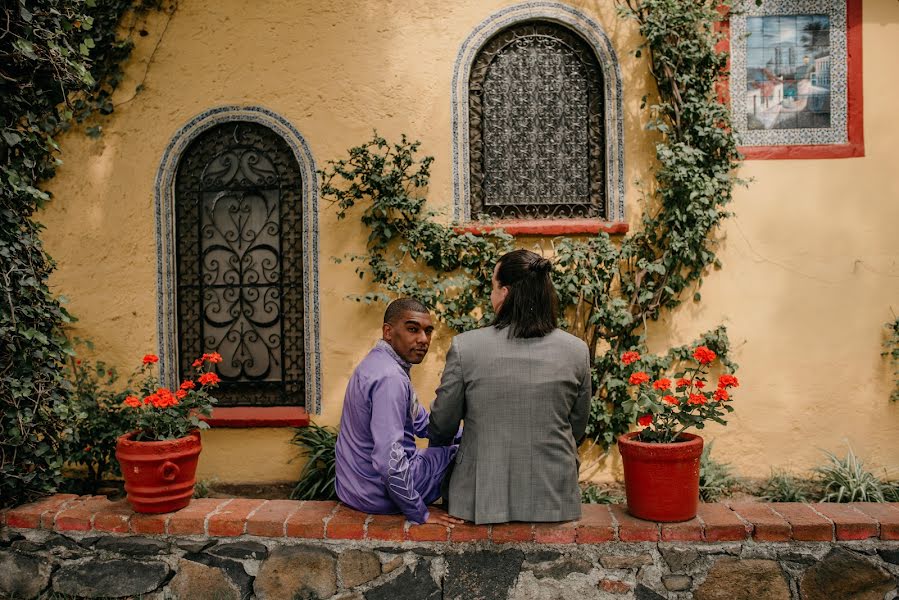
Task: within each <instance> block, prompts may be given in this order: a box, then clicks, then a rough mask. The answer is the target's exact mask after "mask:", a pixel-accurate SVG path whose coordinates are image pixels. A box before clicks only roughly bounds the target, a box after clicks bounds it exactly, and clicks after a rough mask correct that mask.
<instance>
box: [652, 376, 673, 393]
mask: <svg viewBox="0 0 899 600" xmlns="http://www.w3.org/2000/svg"><path fill="white" fill-rule="evenodd" d="M652 387H653V388H655V389H657V390H667V389H668V388H670V387H671V380H670V379H667V378H664V377H663V378H662V379H659V380H658V381H654V382H653V384H652Z"/></svg>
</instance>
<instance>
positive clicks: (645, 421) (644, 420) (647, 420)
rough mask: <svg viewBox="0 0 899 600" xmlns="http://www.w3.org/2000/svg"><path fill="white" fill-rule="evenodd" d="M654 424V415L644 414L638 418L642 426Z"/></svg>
mask: <svg viewBox="0 0 899 600" xmlns="http://www.w3.org/2000/svg"><path fill="white" fill-rule="evenodd" d="M651 424H652V415H643V416H642V417H640V418H638V419H637V425H639V426H640V427H649V425H651Z"/></svg>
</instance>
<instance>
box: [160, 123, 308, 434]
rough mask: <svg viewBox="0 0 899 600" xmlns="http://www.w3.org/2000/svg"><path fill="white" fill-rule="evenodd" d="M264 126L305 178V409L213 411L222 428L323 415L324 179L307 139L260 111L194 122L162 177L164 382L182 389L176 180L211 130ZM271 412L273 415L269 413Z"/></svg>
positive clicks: (172, 147)
mask: <svg viewBox="0 0 899 600" xmlns="http://www.w3.org/2000/svg"><path fill="white" fill-rule="evenodd" d="M239 121H244V122H250V123H258V124H260V125H263V126H265V127H268V128H269V129H271V130H272V131H274V132H275V133H277V134H278V135H280V136H281V137H282V138H283V139H284V140H285V141H286V142H287V144H288V145H289V146H290V148H291V150H292V152H293V155H294V157H295V158H296V160H297V163H298V164H299V168H300V172H301V174H302V185H303V190H302V198H303V206H302V214H303V302H304V315H303V335H304V338H305V360H306V362H305V373H304V376H305V386H306V388H305V398H306V406H305V410H303V409H302V408H301V407H296V409H297V411H298V412H296V413H294V412H291V410H290V409H291V408H292V407H258V408H257V407H233V408H231V407H228V408H219V409H216V410H215V411H214V412H213V415H212V419H210V420H209V421H210V423H212V424H213V425H217V426H232V427H233V426H297V425H303V424H307V423H308V417H306V414H307V413H311V414H318V413H320V412H321V396H322V394H321V352H320V349H319V298H318V178H317V175H316V168H315V161H314V160H313V158H312V153H311V152H310V150H309V146H308V144H307V143H306V140H305V139H304V138H303V136H302V135H301V134H300V132H299V131H298V130H297V129H296V128H295V127H294V126H293V125H292V124H291V123H290V122H289V121H287V120H286V119H285V118H284V117H282V116H280V115H278V114H276V113H274V112H272V111H270V110H268V109H266V108H262V107H260V106H221V107H217V108H213V109H210V110H207V111H205V112H203V113H201V114H199V115H197V116H196V117H194V118H192V119H191V120H190V121H189V122H188V123H187V124H186V125H184V126H183V127H181V128H180V129H179V130H178V131H176V132H175V134H174V135H173V136H172V140H171V142H169V145H168V147H167V148H166V149H165V152H164V153H163V157H162V161H161V163H160V166H159V170H158V172H157V174H156V184H155V191H156V288H157V298H158V302H157V306H158V308H157V335H158V343H159V369H160V380H161V381H162V382H163V384H164V385H167V386H169V387H172V388H175V387H177V385H178V334H177V322H178V298H177V266H176V262H175V176H176V173H177V170H178V164H179V162H180V160H181V156H182V155H183V153H184V151H185V150H186V149H187V148H188V147H189V146H190V144H191V142H193V141H194V140H195V139H196V137H197V136H198V135H200V134H201V133H203V132H204V131H206V130H208V129H209V128H211V127H214V126H216V125H220V124H224V123H232V122H239ZM269 413H271V414H269Z"/></svg>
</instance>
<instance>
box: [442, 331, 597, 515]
mask: <svg viewBox="0 0 899 600" xmlns="http://www.w3.org/2000/svg"><path fill="white" fill-rule="evenodd" d="M591 395H592V393H591V380H590V360H589V352H588V350H587V345H586V344H585V343H584V342H583V341H582V340H580V339H579V338H576V337H574V336H573V335H571V334H568V333H565V332H564V331H562V330H561V329H556V330H555V331H553V332H552V333H550V334H549V335H547V336H545V337H542V338H530V339H509V337H508V329H503V330H497V329H494V328H493V327H486V328H483V329H477V330H475V331H469V332H466V333H462V334H460V335H457V336H456V337H455V338H454V339H453V343H452V345H451V347H450V350H449V354H447V357H446V369H445V370H444V372H443V379H442V380H441V383H440V387H439V388H438V389H437V398H436V399H435V400H434V403H433V405H432V406H431V421H430V435H431V439H432V443H435V444H437V445H440V444H446V443H450V442H451V441H452V438H453V436H454V435H455V434H456V431H457V429H458V427H459V422H460V421H461V420H462V419H464V420H465V428H464V431H463V433H462V443H461V445H460V447H459V452H458V454H456V462H455V468H454V470H453V474H452V477H451V479H450V482H449V494H448V495H449V498H448V500H449V513H450V514H451V515H452V516H454V517H459V518H461V519H465V520H466V521H474V522H475V523H479V524H480V523H504V522H507V521H570V520H573V519H578V518H580V516H581V494H580V490H579V488H578V484H577V482H578V466H579V462H578V459H577V441H578V440H580V438H581V437H582V436H583V435H584V430H585V429H586V426H587V417H588V416H589V414H590V397H591Z"/></svg>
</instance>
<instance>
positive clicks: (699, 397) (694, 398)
mask: <svg viewBox="0 0 899 600" xmlns="http://www.w3.org/2000/svg"><path fill="white" fill-rule="evenodd" d="M706 402H708V400H706V397H705V395H704V394H690V398H689V399H688V400H687V404H705V403H706Z"/></svg>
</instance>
